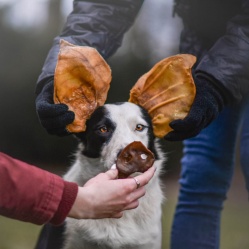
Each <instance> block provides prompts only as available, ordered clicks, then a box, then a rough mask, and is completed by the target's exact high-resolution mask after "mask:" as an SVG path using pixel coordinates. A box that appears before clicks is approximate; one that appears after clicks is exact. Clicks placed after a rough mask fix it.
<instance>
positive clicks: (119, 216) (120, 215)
mask: <svg viewBox="0 0 249 249" xmlns="http://www.w3.org/2000/svg"><path fill="white" fill-rule="evenodd" d="M122 216H123V212H119V213H115V214H113V215H111V217H110V218H116V219H119V218H121V217H122Z"/></svg>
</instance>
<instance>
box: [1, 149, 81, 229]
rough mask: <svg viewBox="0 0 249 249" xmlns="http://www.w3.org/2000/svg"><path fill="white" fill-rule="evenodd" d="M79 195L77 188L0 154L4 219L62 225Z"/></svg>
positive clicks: (75, 185) (72, 184) (48, 173)
mask: <svg viewBox="0 0 249 249" xmlns="http://www.w3.org/2000/svg"><path fill="white" fill-rule="evenodd" d="M77 191H78V186H77V184H75V183H69V182H65V181H64V180H63V179H62V178H61V177H59V176H57V175H55V174H52V173H50V172H47V171H45V170H42V169H39V168H37V167H35V166H32V165H29V164H27V163H24V162H22V161H19V160H16V159H13V158H11V157H9V156H7V155H5V154H3V153H1V152H0V215H4V216H7V217H9V218H13V219H18V220H21V221H26V222H31V223H34V224H38V225H41V224H45V223H47V222H51V223H52V224H55V225H58V224H60V223H61V222H63V220H64V219H65V218H66V216H67V214H68V212H69V211H70V209H71V207H72V205H73V203H74V201H75V198H76V195H77Z"/></svg>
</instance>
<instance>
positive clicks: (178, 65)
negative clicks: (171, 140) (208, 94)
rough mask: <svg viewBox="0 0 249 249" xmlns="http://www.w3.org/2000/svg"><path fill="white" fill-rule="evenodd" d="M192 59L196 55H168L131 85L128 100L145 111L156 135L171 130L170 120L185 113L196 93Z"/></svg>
mask: <svg viewBox="0 0 249 249" xmlns="http://www.w3.org/2000/svg"><path fill="white" fill-rule="evenodd" d="M195 61H196V57H195V56H193V55H189V54H179V55H175V56H171V57H168V58H166V59H164V60H162V61H160V62H158V63H157V64H156V65H155V66H154V67H153V68H152V69H151V70H150V71H149V72H148V73H146V74H144V75H143V76H142V77H141V78H140V79H139V80H138V81H137V83H136V84H135V85H134V87H133V88H132V89H131V92H130V99H129V101H130V102H132V103H135V104H138V105H140V106H142V107H143V108H145V109H146V110H147V111H148V113H149V115H150V117H151V119H152V123H153V131H154V134H155V136H157V137H159V138H162V137H164V136H165V135H166V134H167V133H168V132H170V131H171V130H172V129H171V127H170V126H169V123H170V122H171V121H173V120H176V119H183V118H185V117H186V116H187V114H188V112H189V110H190V108H191V105H192V103H193V101H194V98H195V93H196V89H195V84H194V80H193V78H192V74H191V68H192V66H193V65H194V63H195Z"/></svg>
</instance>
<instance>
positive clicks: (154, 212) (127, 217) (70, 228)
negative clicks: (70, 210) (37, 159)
mask: <svg viewBox="0 0 249 249" xmlns="http://www.w3.org/2000/svg"><path fill="white" fill-rule="evenodd" d="M106 107H107V108H108V110H109V111H110V119H111V120H113V121H114V122H115V123H116V124H117V127H116V129H115V132H114V134H113V136H112V138H111V140H110V141H109V142H108V143H107V144H106V145H104V147H103V148H102V152H101V157H100V158H97V159H91V158H87V157H85V156H83V155H82V154H81V153H80V152H78V153H77V156H76V161H75V163H74V164H73V166H72V167H71V169H70V170H69V172H68V173H67V174H66V175H65V179H67V180H70V181H75V182H77V183H78V184H79V185H83V184H84V183H85V182H86V181H87V180H89V179H90V178H92V177H93V176H95V175H97V174H98V173H100V172H104V171H106V170H108V169H110V168H111V166H112V165H113V164H114V163H115V160H116V157H117V153H118V152H119V151H120V149H122V148H124V147H125V146H126V145H128V144H129V143H131V142H133V141H141V142H142V143H143V144H144V145H145V146H148V136H147V132H146V129H145V130H144V131H142V132H138V131H136V130H135V127H136V125H137V124H143V125H148V124H147V123H146V121H145V120H144V119H143V118H142V115H141V111H140V109H139V108H138V106H136V105H134V104H131V103H125V104H122V105H112V104H109V105H106ZM80 146H82V145H80ZM81 149H82V147H81V148H80V150H79V151H81ZM156 149H157V152H158V155H159V157H160V160H156V161H155V164H154V165H155V166H156V168H157V171H156V173H155V175H154V177H153V179H152V180H151V181H150V182H149V184H148V185H147V186H146V195H145V196H144V197H142V198H141V199H140V200H139V207H138V208H136V209H133V210H128V211H125V212H124V215H123V217H122V218H120V219H99V220H94V219H93V220H91V219H89V220H88V219H86V220H74V219H70V218H68V219H67V227H66V234H65V236H66V242H65V245H64V248H63V249H121V248H123V249H161V232H162V229H161V204H162V201H163V193H162V190H161V187H160V180H159V174H160V171H161V167H162V164H163V154H162V152H161V150H160V148H159V146H158V145H157V144H156Z"/></svg>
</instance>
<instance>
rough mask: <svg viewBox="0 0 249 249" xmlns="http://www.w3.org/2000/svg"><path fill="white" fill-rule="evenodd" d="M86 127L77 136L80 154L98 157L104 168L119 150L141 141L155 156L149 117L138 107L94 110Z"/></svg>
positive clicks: (112, 106) (120, 105) (126, 104)
mask: <svg viewBox="0 0 249 249" xmlns="http://www.w3.org/2000/svg"><path fill="white" fill-rule="evenodd" d="M86 127H87V128H86V131H85V132H82V133H79V134H77V135H76V136H77V137H78V138H79V139H80V141H81V143H82V144H83V146H82V154H83V155H84V156H86V157H90V158H101V160H102V161H101V163H103V164H104V165H103V166H104V167H105V168H109V167H110V166H112V165H113V164H114V163H115V161H116V159H117V156H118V154H119V153H120V151H121V150H122V149H124V148H125V147H126V146H127V145H128V144H130V143H132V142H133V141H140V142H142V143H143V144H144V145H145V146H146V147H147V148H148V149H149V150H151V151H152V152H153V153H154V155H155V158H156V159H157V157H158V155H157V152H156V149H155V136H154V133H153V127H152V123H151V118H150V116H149V114H148V113H147V111H146V110H144V109H143V108H141V107H139V106H138V105H135V104H133V103H129V102H122V103H114V104H105V105H104V106H101V107H98V108H97V109H96V110H95V111H94V113H93V114H92V115H91V117H90V119H89V120H88V121H87V123H86Z"/></svg>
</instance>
